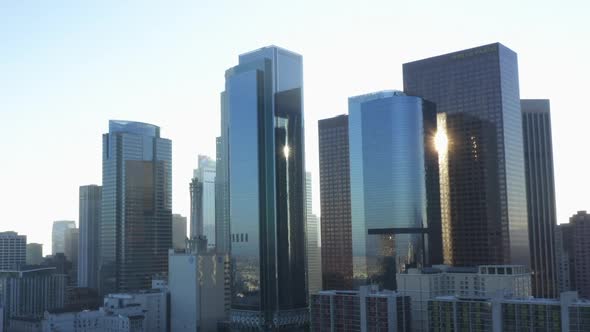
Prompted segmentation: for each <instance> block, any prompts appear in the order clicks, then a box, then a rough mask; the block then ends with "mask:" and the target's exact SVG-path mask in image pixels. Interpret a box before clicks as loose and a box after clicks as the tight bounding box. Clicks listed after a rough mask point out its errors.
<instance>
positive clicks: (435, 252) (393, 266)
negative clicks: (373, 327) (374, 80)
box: [348, 91, 442, 289]
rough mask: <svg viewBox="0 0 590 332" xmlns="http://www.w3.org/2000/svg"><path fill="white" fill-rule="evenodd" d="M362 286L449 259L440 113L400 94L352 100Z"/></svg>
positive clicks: (388, 283)
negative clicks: (444, 230)
mask: <svg viewBox="0 0 590 332" xmlns="http://www.w3.org/2000/svg"><path fill="white" fill-rule="evenodd" d="M348 109H349V124H348V126H349V147H350V188H351V190H350V193H351V215H352V254H353V269H354V283H355V287H358V286H360V285H363V284H367V283H370V284H378V285H379V286H380V287H383V288H386V289H395V288H396V285H395V280H396V278H395V274H396V273H399V272H403V271H405V270H406V269H408V268H411V267H422V266H425V265H428V264H432V263H435V264H436V263H440V262H441V261H442V257H441V252H442V244H441V233H440V232H441V231H440V222H441V216H440V206H439V201H440V192H439V180H438V179H439V170H438V153H437V151H436V149H435V135H436V128H437V115H436V109H435V107H434V105H433V104H432V103H430V102H427V101H425V100H423V99H422V98H419V97H411V96H406V95H405V94H404V93H402V92H399V91H381V92H376V93H371V94H367V95H361V96H356V97H351V98H349V99H348Z"/></svg>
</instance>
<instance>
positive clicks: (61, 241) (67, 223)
mask: <svg viewBox="0 0 590 332" xmlns="http://www.w3.org/2000/svg"><path fill="white" fill-rule="evenodd" d="M75 227H76V222H75V221H71V220H58V221H54V222H53V229H52V231H51V254H52V255H55V254H57V253H60V252H61V253H63V252H64V250H65V246H66V243H65V240H66V229H68V228H75Z"/></svg>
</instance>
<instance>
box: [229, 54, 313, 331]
mask: <svg viewBox="0 0 590 332" xmlns="http://www.w3.org/2000/svg"><path fill="white" fill-rule="evenodd" d="M225 79H226V80H225V93H224V94H222V96H223V98H224V100H223V102H222V116H221V118H222V135H223V137H222V140H223V141H224V145H225V147H226V148H227V149H228V151H227V154H225V156H223V158H224V163H225V162H227V165H225V166H226V167H227V171H228V174H229V177H228V179H229V190H227V189H226V190H227V192H228V193H229V216H230V218H231V219H230V229H231V259H232V275H233V278H232V280H233V285H232V304H231V307H232V311H231V317H230V320H231V323H232V325H233V328H235V329H260V330H264V331H270V330H273V331H274V330H276V329H291V330H298V329H300V328H302V327H303V326H305V325H306V324H307V322H308V309H307V308H308V306H307V285H306V283H307V281H306V257H305V244H306V243H305V187H304V186H305V162H304V155H305V149H304V137H303V91H302V88H303V73H302V57H301V56H300V55H298V54H295V53H293V52H290V51H287V50H285V49H281V48H279V47H276V46H270V47H265V48H261V49H258V50H256V51H253V52H250V53H246V54H242V55H240V59H239V65H237V66H235V67H233V68H230V69H228V70H227V71H226V74H225Z"/></svg>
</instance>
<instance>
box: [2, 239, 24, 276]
mask: <svg viewBox="0 0 590 332" xmlns="http://www.w3.org/2000/svg"><path fill="white" fill-rule="evenodd" d="M26 261H27V236H26V235H18V233H17V232H0V270H9V269H17V268H18V267H20V266H23V265H25V264H26Z"/></svg>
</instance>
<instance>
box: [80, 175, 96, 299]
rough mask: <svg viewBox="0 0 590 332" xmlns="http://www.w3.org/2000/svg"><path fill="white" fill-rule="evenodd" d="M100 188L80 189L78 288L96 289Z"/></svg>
mask: <svg viewBox="0 0 590 332" xmlns="http://www.w3.org/2000/svg"><path fill="white" fill-rule="evenodd" d="M101 199H102V187H101V186H97V185H94V184H92V185H88V186H81V187H80V241H79V245H78V246H79V251H80V252H79V254H78V287H89V288H93V289H98V258H99V252H98V245H99V232H100V209H101V205H102V203H101Z"/></svg>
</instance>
